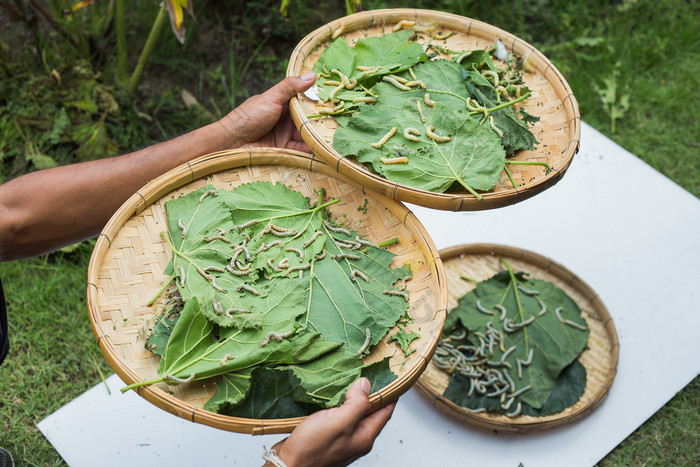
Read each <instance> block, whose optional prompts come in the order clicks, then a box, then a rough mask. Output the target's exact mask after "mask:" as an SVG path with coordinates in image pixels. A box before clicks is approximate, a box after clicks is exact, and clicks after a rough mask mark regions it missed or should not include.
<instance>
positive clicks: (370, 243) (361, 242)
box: [355, 236, 379, 248]
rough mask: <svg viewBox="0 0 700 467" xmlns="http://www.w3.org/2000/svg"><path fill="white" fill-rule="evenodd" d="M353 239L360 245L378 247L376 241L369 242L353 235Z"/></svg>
mask: <svg viewBox="0 0 700 467" xmlns="http://www.w3.org/2000/svg"><path fill="white" fill-rule="evenodd" d="M355 241H356V242H357V243H359V244H360V245H364V246H371V247H374V248H379V245H377V244H376V243H374V242H370V241H369V240H362V239H361V238H360V237H358V236H355Z"/></svg>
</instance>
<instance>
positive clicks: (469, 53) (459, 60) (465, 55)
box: [457, 50, 472, 64]
mask: <svg viewBox="0 0 700 467" xmlns="http://www.w3.org/2000/svg"><path fill="white" fill-rule="evenodd" d="M471 54H472V51H471V50H470V51H468V52H464V53H463V54H462V55H460V56H459V57H457V63H460V64H461V63H462V60H464V59H465V58H467V57H468V56H470V55H471Z"/></svg>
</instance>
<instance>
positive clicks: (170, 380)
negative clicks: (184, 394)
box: [163, 373, 194, 384]
mask: <svg viewBox="0 0 700 467" xmlns="http://www.w3.org/2000/svg"><path fill="white" fill-rule="evenodd" d="M163 381H165V382H166V383H177V384H185V383H189V382H191V381H194V373H192V374H191V375H190V376H189V378H186V379H182V378H178V377H177V376H173V375H165V376H163Z"/></svg>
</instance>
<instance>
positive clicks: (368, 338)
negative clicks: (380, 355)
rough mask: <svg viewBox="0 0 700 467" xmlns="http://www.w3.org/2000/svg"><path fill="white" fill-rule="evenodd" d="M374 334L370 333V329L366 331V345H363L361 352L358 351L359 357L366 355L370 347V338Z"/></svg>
mask: <svg viewBox="0 0 700 467" xmlns="http://www.w3.org/2000/svg"><path fill="white" fill-rule="evenodd" d="M371 336H372V334H371V333H370V330H369V328H367V329H365V343H364V344H362V347H360V350H358V351H357V355H362V354H363V353H365V350H367V347H369V342H370V337H371Z"/></svg>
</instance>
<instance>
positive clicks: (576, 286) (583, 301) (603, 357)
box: [416, 244, 620, 432]
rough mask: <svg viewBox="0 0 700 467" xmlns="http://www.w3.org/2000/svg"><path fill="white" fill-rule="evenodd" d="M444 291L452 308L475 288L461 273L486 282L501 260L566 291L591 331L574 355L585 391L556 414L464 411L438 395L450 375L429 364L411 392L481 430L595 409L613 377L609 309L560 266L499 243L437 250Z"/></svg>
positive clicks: (559, 420) (527, 427)
mask: <svg viewBox="0 0 700 467" xmlns="http://www.w3.org/2000/svg"><path fill="white" fill-rule="evenodd" d="M440 258H442V260H443V262H444V265H445V271H446V273H447V283H448V290H449V299H448V303H447V304H448V308H449V309H453V308H455V307H456V306H457V304H458V303H457V302H458V300H459V298H460V297H462V296H464V295H465V294H466V293H467V292H469V291H471V290H473V289H474V287H475V284H473V283H471V282H467V281H465V280H463V279H460V276H462V275H465V276H467V277H470V278H472V279H475V280H477V281H482V280H485V279H488V278H490V277H491V276H493V275H494V274H496V273H497V272H499V271H501V270H503V267H502V265H501V263H500V258H506V259H507V261H508V264H509V265H510V266H511V268H513V270H514V271H516V272H517V271H522V272H525V273H527V274H528V275H529V276H530V277H533V278H536V279H540V280H544V281H548V282H551V283H553V284H554V285H555V286H557V287H558V288H560V289H562V290H563V291H564V292H566V293H567V294H568V295H569V296H570V297H571V298H572V299H573V300H574V301H575V302H576V304H577V305H578V306H579V307H580V308H581V312H582V316H583V317H584V318H585V320H586V323H587V324H588V327H589V329H590V335H589V338H588V347H587V348H586V350H584V351H583V353H582V354H581V356H580V357H579V362H581V364H583V366H584V367H585V368H586V388H585V391H584V393H583V395H582V396H581V398H580V399H579V400H578V402H576V403H575V404H574V405H573V406H571V407H569V408H567V409H565V410H563V411H562V412H560V413H556V414H552V415H548V416H545V417H534V416H528V415H521V416H518V417H513V418H510V417H507V416H506V415H500V414H499V415H497V414H490V413H488V412H484V413H476V414H475V413H471V412H467V411H466V410H465V409H464V408H462V407H460V406H459V405H457V404H455V403H454V402H452V401H450V400H448V399H446V398H445V397H443V395H442V394H443V393H444V392H445V389H446V388H447V385H448V384H449V375H447V373H445V372H444V371H442V370H440V369H438V368H437V367H436V366H435V365H433V364H432V362H431V363H430V364H429V365H428V368H427V369H426V371H425V372H424V373H423V375H421V377H420V379H419V380H418V383H416V388H417V389H418V391H419V392H421V393H422V394H424V395H425V396H427V397H428V398H430V399H431V400H432V402H433V405H435V406H436V407H438V408H439V409H440V410H443V411H444V412H446V413H448V414H450V415H452V416H455V417H457V418H458V419H460V420H464V421H466V422H468V423H470V424H473V425H477V426H481V427H484V428H489V429H495V430H504V431H519V432H524V431H534V430H543V429H546V428H551V427H554V426H557V425H561V424H563V423H568V422H571V421H574V420H577V419H579V418H581V417H583V416H584V415H586V414H588V413H590V412H591V411H592V410H593V409H594V408H595V407H597V406H598V405H599V404H600V403H601V402H602V400H603V398H604V397H605V395H606V394H607V392H608V390H609V389H610V386H611V385H612V383H613V380H614V379H615V375H616V374H617V361H618V356H619V350H620V343H619V341H618V339H617V332H616V330H615V325H614V324H613V321H612V318H611V317H610V315H609V314H608V310H607V309H606V308H605V305H603V303H602V302H601V300H600V298H599V297H598V295H597V294H596V293H595V292H594V291H593V290H592V289H591V288H590V287H589V286H588V285H587V284H585V283H584V282H583V281H582V280H581V279H580V278H578V277H577V276H576V275H575V274H573V273H572V272H571V271H569V270H568V269H566V268H565V267H564V266H562V265H561V264H559V263H555V262H554V261H552V260H551V259H549V258H546V257H544V256H540V255H538V254H536V253H532V252H530V251H526V250H521V249H519V248H513V247H508V246H503V245H491V244H471V245H461V246H455V247H451V248H447V249H445V250H441V251H440Z"/></svg>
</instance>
